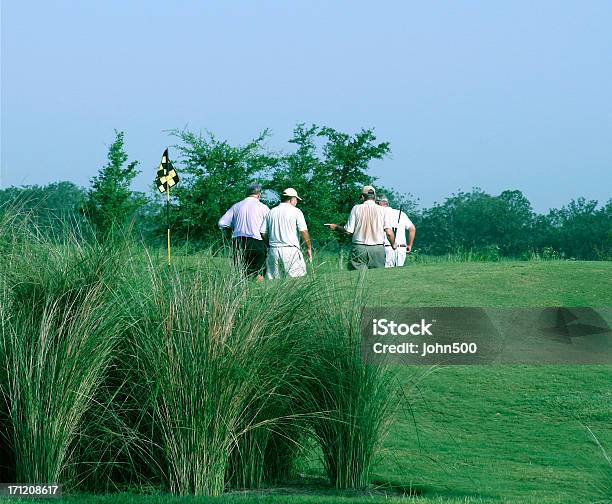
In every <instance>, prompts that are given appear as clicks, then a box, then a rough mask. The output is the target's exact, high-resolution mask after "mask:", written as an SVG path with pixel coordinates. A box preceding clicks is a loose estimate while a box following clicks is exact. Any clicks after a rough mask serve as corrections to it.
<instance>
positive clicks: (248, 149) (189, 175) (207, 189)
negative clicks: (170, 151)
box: [172, 130, 279, 242]
mask: <svg viewBox="0 0 612 504" xmlns="http://www.w3.org/2000/svg"><path fill="white" fill-rule="evenodd" d="M172 135H174V136H176V137H178V138H179V139H180V140H181V141H182V144H181V145H178V146H177V149H178V151H179V153H180V161H181V163H182V168H180V169H179V174H181V175H182V179H181V182H180V184H178V185H177V188H176V189H175V190H174V192H173V194H174V196H175V197H176V200H177V201H178V206H179V208H180V212H178V211H177V207H176V206H175V207H174V208H173V212H172V214H173V217H172V221H173V229H175V230H176V232H177V233H178V234H179V235H181V236H182V237H183V238H186V237H189V238H191V239H195V240H198V241H208V242H211V241H215V240H217V239H218V238H219V236H220V235H219V230H218V228H217V222H218V220H219V217H220V216H221V215H222V214H223V213H224V212H225V211H226V210H227V209H228V208H229V207H230V206H232V205H233V204H234V203H236V202H237V201H239V200H241V199H243V198H244V197H245V190H246V188H247V186H248V184H249V183H252V182H256V181H259V182H264V180H265V179H266V177H268V176H269V175H270V173H271V170H272V169H273V168H274V167H275V166H276V165H277V164H278V163H279V156H277V155H275V154H273V153H270V152H269V151H268V150H267V149H266V147H265V144H264V142H265V140H266V138H267V137H268V136H269V133H268V131H267V130H264V131H263V132H262V133H261V134H260V135H259V136H258V137H257V138H255V139H254V140H252V141H251V142H249V143H248V144H246V145H242V146H233V145H230V144H229V143H228V142H227V141H221V140H218V139H217V138H216V137H215V136H214V135H213V134H212V133H207V134H206V135H202V134H198V135H196V134H194V133H191V132H189V131H186V130H174V131H172Z"/></svg>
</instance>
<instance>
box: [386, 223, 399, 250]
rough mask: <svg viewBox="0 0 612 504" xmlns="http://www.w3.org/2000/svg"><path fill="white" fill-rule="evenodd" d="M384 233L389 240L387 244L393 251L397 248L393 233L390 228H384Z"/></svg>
mask: <svg viewBox="0 0 612 504" xmlns="http://www.w3.org/2000/svg"><path fill="white" fill-rule="evenodd" d="M385 233H386V234H387V238H389V243H390V244H391V246H392V247H393V250H395V249H396V248H397V244H396V243H395V233H394V232H393V229H391V228H390V227H389V228H385Z"/></svg>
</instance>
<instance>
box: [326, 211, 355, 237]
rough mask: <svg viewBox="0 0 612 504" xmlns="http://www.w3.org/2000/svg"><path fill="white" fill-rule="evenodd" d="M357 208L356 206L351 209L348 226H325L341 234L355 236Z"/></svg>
mask: <svg viewBox="0 0 612 504" xmlns="http://www.w3.org/2000/svg"><path fill="white" fill-rule="evenodd" d="M356 208H357V206H354V207H353V208H352V209H351V213H350V214H349V218H348V221H347V222H346V226H341V225H340V224H325V225H326V226H327V227H328V228H329V229H331V230H332V231H339V232H341V233H346V234H353V233H354V231H355V212H356V210H355V209H356Z"/></svg>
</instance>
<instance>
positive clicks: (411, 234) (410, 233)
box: [406, 224, 416, 254]
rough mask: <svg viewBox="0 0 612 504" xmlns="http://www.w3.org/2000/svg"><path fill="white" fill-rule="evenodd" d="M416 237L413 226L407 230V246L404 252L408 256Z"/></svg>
mask: <svg viewBox="0 0 612 504" xmlns="http://www.w3.org/2000/svg"><path fill="white" fill-rule="evenodd" d="M415 236H416V226H415V225H414V224H413V225H412V226H410V228H408V244H407V245H406V252H407V253H408V254H410V252H412V243H413V242H414V237H415Z"/></svg>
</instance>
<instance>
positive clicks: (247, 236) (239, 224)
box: [219, 184, 270, 280]
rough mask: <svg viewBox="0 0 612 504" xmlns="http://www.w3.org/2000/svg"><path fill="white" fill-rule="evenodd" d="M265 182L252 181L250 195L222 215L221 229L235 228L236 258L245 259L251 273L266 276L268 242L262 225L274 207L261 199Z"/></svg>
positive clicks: (238, 259) (233, 242)
mask: <svg viewBox="0 0 612 504" xmlns="http://www.w3.org/2000/svg"><path fill="white" fill-rule="evenodd" d="M260 200H261V186H260V185H259V184H251V185H249V187H248V188H247V197H246V198H245V199H243V200H242V201H239V202H238V203H236V204H234V205H232V207H231V208H230V209H229V210H228V211H227V212H225V213H224V214H223V216H222V217H221V218H220V219H219V228H220V229H231V230H232V249H233V251H234V262H235V264H239V263H240V261H241V260H242V261H244V267H245V268H246V272H247V274H248V275H249V276H257V280H263V270H264V266H265V262H266V245H265V244H264V242H263V240H262V237H261V233H260V231H259V230H260V228H261V223H262V222H263V221H264V219H265V218H266V216H267V215H268V213H269V212H270V209H269V208H268V207H267V206H266V205H264V204H263V203H262V202H261V201H260Z"/></svg>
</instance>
